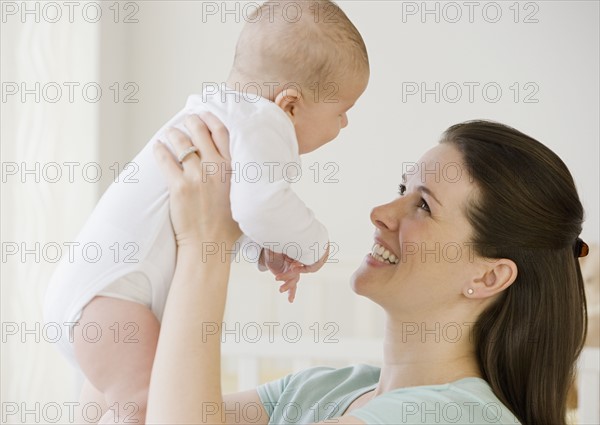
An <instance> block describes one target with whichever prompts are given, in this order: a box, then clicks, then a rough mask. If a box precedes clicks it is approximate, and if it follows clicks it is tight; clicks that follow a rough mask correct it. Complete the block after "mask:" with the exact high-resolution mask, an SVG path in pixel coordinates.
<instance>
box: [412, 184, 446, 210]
mask: <svg viewBox="0 0 600 425" xmlns="http://www.w3.org/2000/svg"><path fill="white" fill-rule="evenodd" d="M417 190H418V191H419V192H422V193H426V194H427V195H429V196H431V197H432V198H433V199H434V201H435V202H437V203H438V204H439V205H440V206H442V207H443V206H444V205H443V204H442V203H441V202H440V200H439V199H438V198H436V197H435V195H434V194H433V192H432V191H431V190H430V189H428V188H427V187H425V186H419V187H417Z"/></svg>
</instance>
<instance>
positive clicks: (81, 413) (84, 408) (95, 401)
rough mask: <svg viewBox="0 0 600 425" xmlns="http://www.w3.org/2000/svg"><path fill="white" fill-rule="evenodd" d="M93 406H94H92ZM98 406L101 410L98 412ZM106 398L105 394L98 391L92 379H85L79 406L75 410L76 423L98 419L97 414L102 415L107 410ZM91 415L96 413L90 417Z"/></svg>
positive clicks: (86, 422) (91, 421)
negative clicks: (91, 381)
mask: <svg viewBox="0 0 600 425" xmlns="http://www.w3.org/2000/svg"><path fill="white" fill-rule="evenodd" d="M90 406H92V407H90ZM98 408H99V409H100V412H98V411H97V410H98ZM107 410H108V409H107V407H106V400H105V399H104V394H102V393H101V392H100V391H98V390H97V389H96V388H94V386H93V385H92V384H90V381H88V380H87V379H86V380H85V381H84V383H83V386H82V387H81V395H80V396H79V408H78V409H76V410H75V415H76V416H75V422H74V423H76V424H89V423H93V421H94V420H95V419H97V415H98V414H100V415H102V414H103V413H105V412H106V411H107ZM91 415H94V416H92V417H90V416H91Z"/></svg>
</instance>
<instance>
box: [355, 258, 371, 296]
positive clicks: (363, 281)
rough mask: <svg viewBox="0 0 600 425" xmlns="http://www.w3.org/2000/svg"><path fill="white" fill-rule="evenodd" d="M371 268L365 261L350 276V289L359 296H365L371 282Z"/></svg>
mask: <svg viewBox="0 0 600 425" xmlns="http://www.w3.org/2000/svg"><path fill="white" fill-rule="evenodd" d="M368 275H369V266H368V265H367V264H366V263H365V262H364V261H363V262H362V263H361V264H360V266H358V268H357V269H356V270H355V271H354V273H352V276H350V287H351V288H352V290H353V291H354V292H355V293H356V294H358V295H365V292H366V291H365V290H366V287H367V285H368V284H369V281H370V280H371V281H372V277H371V279H369V276H368Z"/></svg>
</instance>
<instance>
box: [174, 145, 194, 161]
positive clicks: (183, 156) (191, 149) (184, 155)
mask: <svg viewBox="0 0 600 425" xmlns="http://www.w3.org/2000/svg"><path fill="white" fill-rule="evenodd" d="M198 151H199V149H198V148H197V147H196V146H190V147H189V148H187V149H186V150H184V151H183V152H181V153H180V154H179V156H178V157H177V160H178V161H179V163H180V164H183V160H184V159H186V158H187V157H188V155H190V154H192V153H194V152H198Z"/></svg>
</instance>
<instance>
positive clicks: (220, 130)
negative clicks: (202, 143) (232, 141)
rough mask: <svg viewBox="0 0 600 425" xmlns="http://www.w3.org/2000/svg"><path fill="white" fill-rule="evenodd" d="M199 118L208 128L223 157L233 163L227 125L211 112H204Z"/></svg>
mask: <svg viewBox="0 0 600 425" xmlns="http://www.w3.org/2000/svg"><path fill="white" fill-rule="evenodd" d="M199 116H200V118H201V119H202V120H203V121H204V123H205V124H206V126H207V127H208V130H209V131H210V134H211V135H212V138H213V140H214V144H215V145H216V146H217V150H218V152H219V154H220V155H221V157H223V158H225V159H226V160H227V161H231V154H230V152H229V131H228V130H227V127H225V125H224V124H223V123H222V122H221V121H220V120H219V119H218V118H217V117H216V116H215V115H214V114H212V113H211V112H202V113H200V115H199Z"/></svg>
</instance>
